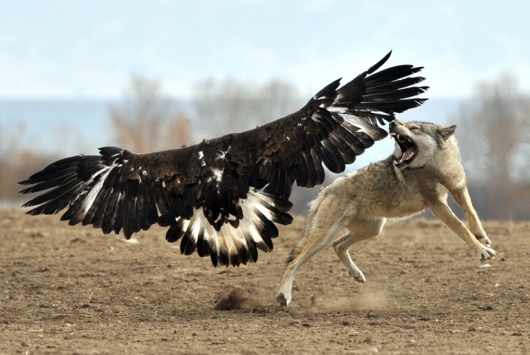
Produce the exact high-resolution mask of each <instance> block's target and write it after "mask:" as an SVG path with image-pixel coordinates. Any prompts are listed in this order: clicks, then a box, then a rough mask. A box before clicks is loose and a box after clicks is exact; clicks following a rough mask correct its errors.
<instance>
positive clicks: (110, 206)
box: [20, 52, 427, 266]
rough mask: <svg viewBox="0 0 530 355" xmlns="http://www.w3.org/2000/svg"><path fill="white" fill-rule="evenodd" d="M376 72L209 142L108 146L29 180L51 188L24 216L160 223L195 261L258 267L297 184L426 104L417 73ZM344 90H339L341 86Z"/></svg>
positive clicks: (314, 180) (312, 181) (108, 224)
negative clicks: (144, 148)
mask: <svg viewBox="0 0 530 355" xmlns="http://www.w3.org/2000/svg"><path fill="white" fill-rule="evenodd" d="M390 54H391V52H390V53H388V54H387V55H386V56H385V57H384V58H383V59H381V60H380V61H379V62H377V63H376V64H375V65H373V66H372V67H371V68H370V69H368V70H367V71H365V72H364V73H361V74H360V75H358V76H357V77H356V78H355V79H353V80H352V81H350V82H348V83H347V84H344V85H343V86H340V80H341V79H338V80H335V81H334V82H332V83H331V84H329V85H327V86H326V87H324V88H323V89H322V90H320V91H319V92H318V93H317V94H316V95H315V96H313V97H312V98H311V99H310V100H309V102H308V103H307V104H306V105H305V106H304V107H303V108H301V109H300V110H299V111H297V112H295V113H293V114H290V115H288V116H285V117H283V118H280V119H278V120H276V121H272V122H270V123H268V124H265V125H263V126H260V127H257V128H255V129H251V130H248V131H246V132H242V133H232V134H227V135H225V136H222V137H219V138H215V139H210V140H203V141H202V142H201V143H198V144H196V145H193V146H190V147H182V148H179V149H174V150H167V151H161V152H155V153H149V154H135V153H132V152H130V151H128V150H126V149H123V148H116V147H103V148H100V149H99V155H77V156H74V157H70V158H65V159H61V160H59V161H56V162H54V163H52V164H50V165H49V166H47V167H46V168H44V169H43V170H42V171H39V172H37V173H35V174H33V175H32V176H31V177H30V178H29V179H27V180H25V181H22V182H20V184H23V185H32V186H31V187H28V188H26V189H24V190H22V191H21V193H23V194H28V193H33V192H41V191H44V190H48V191H46V192H43V193H42V194H40V195H38V196H37V197H35V198H33V199H32V200H30V201H29V202H27V203H25V204H24V205H23V207H29V206H34V208H33V209H31V210H30V211H29V212H28V213H29V214H30V215H38V214H56V213H58V212H59V211H61V210H63V209H67V210H66V212H65V213H64V214H63V215H62V217H61V220H67V221H68V223H69V224H70V225H76V224H78V223H81V224H83V225H88V224H91V225H93V226H94V227H95V228H101V229H102V230H103V233H110V232H111V231H114V232H115V233H119V232H120V230H122V229H123V232H124V234H125V237H126V238H127V239H129V238H130V237H131V235H132V234H133V233H136V232H138V231H140V230H142V229H143V230H147V229H149V227H150V226H151V225H153V224H155V223H158V224H159V225H161V226H164V227H168V230H167V234H166V239H167V241H169V242H176V241H178V240H179V239H181V242H180V249H181V251H182V253H183V254H186V255H189V254H192V253H193V252H195V251H197V253H198V254H199V256H201V257H205V256H210V258H211V261H212V263H213V265H214V266H217V265H230V264H231V265H239V264H246V263H247V262H255V261H257V260H258V249H260V250H262V251H265V252H269V251H271V250H272V248H273V243H272V238H275V237H277V236H278V229H277V228H276V225H275V223H279V224H284V225H286V224H289V223H291V221H292V217H291V216H290V215H289V213H288V212H289V211H290V209H291V207H292V204H291V203H290V202H289V200H288V198H289V196H290V194H291V189H292V185H293V183H294V182H296V183H297V184H298V186H303V187H308V188H310V187H314V186H315V185H319V184H322V183H323V181H324V176H325V173H324V168H323V166H322V163H324V165H325V166H326V167H327V168H328V169H329V170H330V171H332V172H334V173H340V172H342V171H344V169H345V167H346V164H351V163H353V162H354V161H355V157H356V156H357V155H360V154H362V153H363V152H364V150H365V149H366V148H368V147H370V146H372V145H373V144H374V141H376V140H380V139H382V138H384V137H385V136H386V135H387V132H386V131H385V130H384V129H382V128H381V127H380V125H384V124H385V123H384V122H385V121H387V122H389V121H392V120H393V119H394V114H395V113H398V112H403V111H405V110H408V109H410V108H413V107H417V106H420V105H421V104H422V103H423V102H424V101H425V100H426V99H423V98H417V97H416V96H417V95H419V94H421V93H423V92H424V91H425V90H426V89H427V87H425V86H415V85H416V84H418V83H420V82H422V81H423V80H424V78H422V77H414V76H412V75H414V74H415V73H417V72H419V71H420V70H421V69H422V68H421V67H414V66H412V65H398V66H394V67H391V68H388V69H385V70H381V71H377V70H378V69H379V68H380V67H381V66H382V65H383V64H384V63H385V62H386V61H387V60H388V58H389V57H390ZM339 86H340V87H339Z"/></svg>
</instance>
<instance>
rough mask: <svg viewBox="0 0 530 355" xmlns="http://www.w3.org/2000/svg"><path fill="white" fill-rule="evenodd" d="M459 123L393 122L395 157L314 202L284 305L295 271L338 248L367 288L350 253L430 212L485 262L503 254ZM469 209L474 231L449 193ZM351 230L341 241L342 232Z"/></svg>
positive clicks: (338, 183)
mask: <svg viewBox="0 0 530 355" xmlns="http://www.w3.org/2000/svg"><path fill="white" fill-rule="evenodd" d="M455 131H456V126H455V125H453V126H449V127H447V126H439V125H436V124H432V123H427V122H416V121H411V122H404V121H399V120H394V121H392V122H391V123H390V124H389V133H390V136H391V137H392V138H393V139H394V141H395V150H394V153H393V154H392V155H391V156H389V157H388V158H387V159H384V160H382V161H379V162H376V163H373V164H370V165H369V166H367V167H365V168H363V169H361V170H359V171H356V172H352V173H350V174H348V175H346V176H345V177H341V178H338V179H337V180H335V181H334V182H333V183H332V184H331V185H329V186H328V187H326V188H324V189H323V190H322V191H321V192H320V193H319V195H318V196H317V198H316V199H315V200H314V201H313V202H311V203H310V209H309V213H308V216H307V220H306V224H305V228H304V231H303V233H302V237H301V239H300V241H299V242H298V244H297V245H296V246H295V248H294V249H293V250H292V251H291V255H290V257H289V259H288V260H287V268H286V270H285V273H284V275H283V279H282V282H281V286H280V290H279V292H278V294H277V296H276V298H277V300H278V302H280V304H281V305H284V306H287V305H288V304H289V303H290V302H291V289H292V284H293V279H294V275H295V273H296V271H297V270H298V269H299V268H300V267H301V266H302V265H303V264H304V263H305V262H306V261H308V260H309V259H310V258H311V257H313V256H314V255H315V254H316V253H318V252H319V251H320V250H322V249H323V248H325V247H326V246H328V245H329V244H332V246H333V249H334V250H335V253H336V254H337V256H338V257H339V259H340V261H342V263H343V264H344V266H346V269H347V271H348V274H349V275H350V276H351V277H352V278H353V279H354V280H355V281H358V282H361V283H365V282H366V279H365V277H364V275H363V273H362V272H361V270H359V268H358V267H357V266H356V265H355V264H354V263H353V261H352V259H351V257H350V254H349V253H348V249H349V248H350V247H351V246H352V245H353V244H355V243H357V242H360V241H362V240H366V239H370V238H374V237H376V236H378V235H379V234H380V233H381V231H382V229H383V226H384V225H385V222H386V220H387V218H405V217H410V216H413V215H415V214H418V213H421V212H423V211H425V210H426V209H428V208H430V209H431V211H432V212H433V214H434V215H435V216H436V217H438V218H439V219H440V220H442V221H443V222H444V223H445V224H446V225H447V226H448V227H449V228H450V229H451V230H452V231H453V232H454V233H455V234H456V235H458V236H459V237H460V238H462V240H463V241H464V242H465V243H466V244H467V245H468V247H469V248H471V250H473V251H474V252H475V253H476V255H477V256H478V258H479V259H480V261H481V262H485V261H488V260H490V259H492V258H494V257H495V256H496V255H497V253H496V252H495V250H493V249H492V248H491V246H492V245H491V241H490V239H489V238H488V236H487V234H486V232H485V231H484V229H483V228H482V224H481V222H480V219H479V217H478V215H477V212H476V211H475V209H474V208H473V205H472V203H471V198H470V196H469V193H468V190H467V186H466V177H465V172H464V167H463V166H462V163H461V160H460V151H459V149H458V143H457V141H456V138H455V136H454V133H455ZM448 193H450V194H451V196H452V197H453V199H454V200H455V202H456V203H457V204H458V205H459V206H460V207H461V208H462V209H463V211H464V212H465V214H466V216H467V219H468V223H469V229H468V228H467V227H466V225H465V224H464V223H463V222H462V221H460V220H459V219H458V217H456V216H455V214H454V213H453V212H452V210H451V209H450V207H449V206H448V205H447V194H448ZM341 230H345V233H344V234H343V235H341V236H339V237H338V238H337V234H338V233H339V232H340V231H341Z"/></svg>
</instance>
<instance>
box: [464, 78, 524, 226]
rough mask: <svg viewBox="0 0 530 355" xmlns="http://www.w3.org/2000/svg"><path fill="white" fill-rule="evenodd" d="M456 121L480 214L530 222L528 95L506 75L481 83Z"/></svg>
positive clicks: (471, 188)
mask: <svg viewBox="0 0 530 355" xmlns="http://www.w3.org/2000/svg"><path fill="white" fill-rule="evenodd" d="M455 121H456V122H458V125H459V129H458V130H457V134H458V135H459V141H460V145H461V147H462V149H461V151H462V159H463V161H464V164H465V165H466V168H467V170H468V177H469V181H470V185H471V186H470V190H471V191H472V192H475V194H476V197H474V200H476V201H479V204H480V206H478V209H479V211H481V212H482V214H483V215H485V217H487V218H517V219H520V218H530V175H529V174H528V166H529V165H530V154H529V153H530V145H529V142H530V97H529V96H528V95H526V94H523V93H521V92H520V90H519V88H518V85H517V81H516V80H515V79H514V78H513V77H511V76H509V75H505V76H502V77H501V78H500V79H498V80H497V81H495V82H493V83H482V84H479V85H477V90H476V94H475V97H474V99H473V100H472V101H471V102H467V103H465V104H463V105H462V106H461V107H460V111H459V114H458V117H457V118H456V120H455Z"/></svg>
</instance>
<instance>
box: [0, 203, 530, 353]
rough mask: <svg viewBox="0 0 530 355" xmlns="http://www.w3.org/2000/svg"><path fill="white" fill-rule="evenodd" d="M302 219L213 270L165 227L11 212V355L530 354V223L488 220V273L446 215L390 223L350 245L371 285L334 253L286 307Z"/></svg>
mask: <svg viewBox="0 0 530 355" xmlns="http://www.w3.org/2000/svg"><path fill="white" fill-rule="evenodd" d="M303 221H304V220H303V218H302V217H298V218H296V219H295V223H294V224H293V225H291V226H289V227H286V228H282V229H281V232H280V233H281V235H280V237H279V238H278V239H276V240H275V250H274V252H272V253H271V254H265V253H261V254H260V258H259V261H258V263H257V264H251V265H247V266H243V267H239V268H224V267H223V268H219V269H215V268H213V267H212V266H211V264H210V260H209V259H201V258H199V257H198V256H197V255H192V256H187V257H186V256H183V255H180V251H179V249H178V245H172V244H169V243H167V242H166V241H165V239H164V231H163V230H161V229H160V228H152V229H151V230H150V231H148V232H142V233H139V234H137V235H135V236H133V240H132V242H125V240H124V238H123V236H122V235H120V236H116V235H114V234H113V235H103V234H101V233H100V232H99V231H98V230H95V229H93V228H91V227H75V228H74V227H69V226H67V224H66V223H64V222H60V221H59V218H58V216H51V217H50V216H39V217H29V216H26V215H24V214H23V213H22V212H21V211H19V210H0V258H1V259H0V282H1V286H0V354H4V353H5V354H116V353H118V354H119V353H131V354H132V353H138V354H141V353H143V354H157V353H175V354H245V355H251V354H265V353H266V354H322V353H328V354H342V353H344V354H375V353H381V354H411V353H416V354H427V353H430V354H442V353H443V354H484V353H488V354H528V353H530V324H529V321H530V304H529V302H530V278H529V275H530V255H529V254H530V222H512V221H499V222H486V223H485V228H486V231H487V232H488V234H489V236H490V238H491V239H492V240H493V242H494V248H495V249H496V250H497V251H498V253H499V255H498V257H497V258H496V259H495V260H494V261H493V262H492V263H491V265H490V264H486V265H484V266H483V267H481V265H480V263H479V262H478V260H477V259H475V256H474V255H472V253H471V252H469V251H468V250H467V248H466V246H465V245H464V243H463V242H461V241H460V240H459V239H458V238H457V237H456V236H454V235H453V234H452V233H451V232H450V231H449V230H448V228H447V227H445V226H444V225H442V223H441V222H439V221H432V220H424V219H414V220H408V221H396V222H389V223H388V224H387V226H386V228H385V230H384V232H383V234H382V235H381V236H380V237H378V238H376V239H374V240H371V241H367V242H364V243H361V244H359V245H358V246H356V247H354V250H350V251H351V253H352V258H353V260H354V261H355V262H356V263H357V265H358V266H359V267H360V268H361V270H363V272H364V274H365V276H366V278H367V283H366V284H365V285H360V284H358V283H356V282H354V281H353V280H352V279H350V278H349V277H348V276H347V273H346V271H345V269H344V267H343V265H342V264H341V263H340V261H339V260H338V258H337V257H336V256H335V254H334V253H333V251H332V250H331V249H330V248H329V249H326V250H325V251H323V252H322V253H320V254H319V255H317V256H316V257H315V258H313V259H312V260H311V261H310V262H309V263H308V264H306V265H305V266H304V267H303V268H302V269H301V270H300V272H299V273H298V275H297V277H296V278H295V285H294V289H293V296H294V301H293V303H292V304H291V305H290V306H289V307H287V308H282V307H280V306H278V305H277V304H276V301H275V295H276V292H277V288H278V285H279V281H280V279H281V276H282V272H283V269H284V260H285V258H286V257H287V254H288V252H289V250H290V249H291V247H292V246H293V245H294V244H295V242H296V240H297V239H298V238H299V235H300V231H301V228H302V227H303Z"/></svg>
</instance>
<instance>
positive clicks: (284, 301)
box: [276, 292, 291, 307]
mask: <svg viewBox="0 0 530 355" xmlns="http://www.w3.org/2000/svg"><path fill="white" fill-rule="evenodd" d="M276 300H277V301H278V302H279V303H280V306H284V307H286V306H288V305H289V303H291V296H290V295H289V296H285V295H284V294H283V292H278V294H277V295H276Z"/></svg>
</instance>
